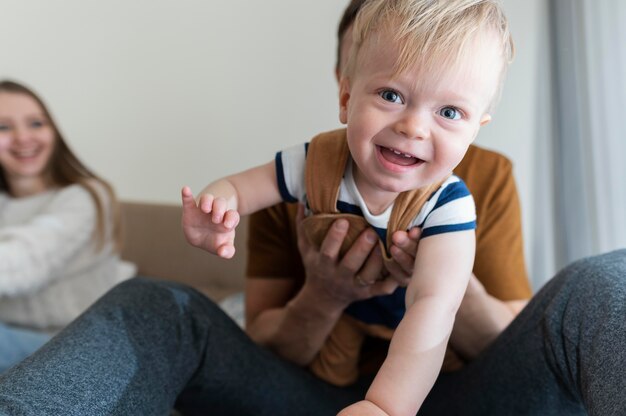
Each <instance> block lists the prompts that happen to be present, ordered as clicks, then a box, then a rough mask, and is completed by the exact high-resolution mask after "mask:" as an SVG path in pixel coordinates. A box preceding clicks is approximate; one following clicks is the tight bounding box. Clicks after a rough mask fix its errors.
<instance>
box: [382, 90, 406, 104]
mask: <svg viewBox="0 0 626 416" xmlns="http://www.w3.org/2000/svg"><path fill="white" fill-rule="evenodd" d="M378 94H379V95H380V97H381V98H382V99H383V100H385V101H389V102H390V103H402V98H401V97H400V94H398V93H397V92H395V91H394V90H383V91H381V92H379V93H378Z"/></svg>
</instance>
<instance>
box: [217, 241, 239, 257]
mask: <svg viewBox="0 0 626 416" xmlns="http://www.w3.org/2000/svg"><path fill="white" fill-rule="evenodd" d="M217 255H218V256H220V257H221V258H223V259H230V258H232V257H233V256H234V255H235V246H234V245H232V244H230V243H228V244H223V245H221V246H219V247H218V248H217Z"/></svg>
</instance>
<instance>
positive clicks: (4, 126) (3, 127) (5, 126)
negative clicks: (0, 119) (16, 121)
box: [0, 124, 9, 131]
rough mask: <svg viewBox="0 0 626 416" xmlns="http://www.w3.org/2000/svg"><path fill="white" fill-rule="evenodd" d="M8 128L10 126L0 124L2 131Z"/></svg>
mask: <svg viewBox="0 0 626 416" xmlns="http://www.w3.org/2000/svg"><path fill="white" fill-rule="evenodd" d="M8 130H9V126H7V125H4V124H0V131H8Z"/></svg>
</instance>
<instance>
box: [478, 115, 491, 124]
mask: <svg viewBox="0 0 626 416" xmlns="http://www.w3.org/2000/svg"><path fill="white" fill-rule="evenodd" d="M490 121H491V114H489V113H485V114H483V116H482V117H481V118H480V126H481V127H482V126H484V125H485V124H488V123H489V122H490Z"/></svg>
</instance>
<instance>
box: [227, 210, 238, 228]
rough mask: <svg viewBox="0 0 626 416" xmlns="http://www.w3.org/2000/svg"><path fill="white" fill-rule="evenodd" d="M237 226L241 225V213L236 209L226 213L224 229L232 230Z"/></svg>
mask: <svg viewBox="0 0 626 416" xmlns="http://www.w3.org/2000/svg"><path fill="white" fill-rule="evenodd" d="M237 224H239V212H237V211H235V210H234V209H229V210H228V211H226V214H224V227H226V228H228V229H229V230H232V229H233V228H235V227H236V226H237Z"/></svg>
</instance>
